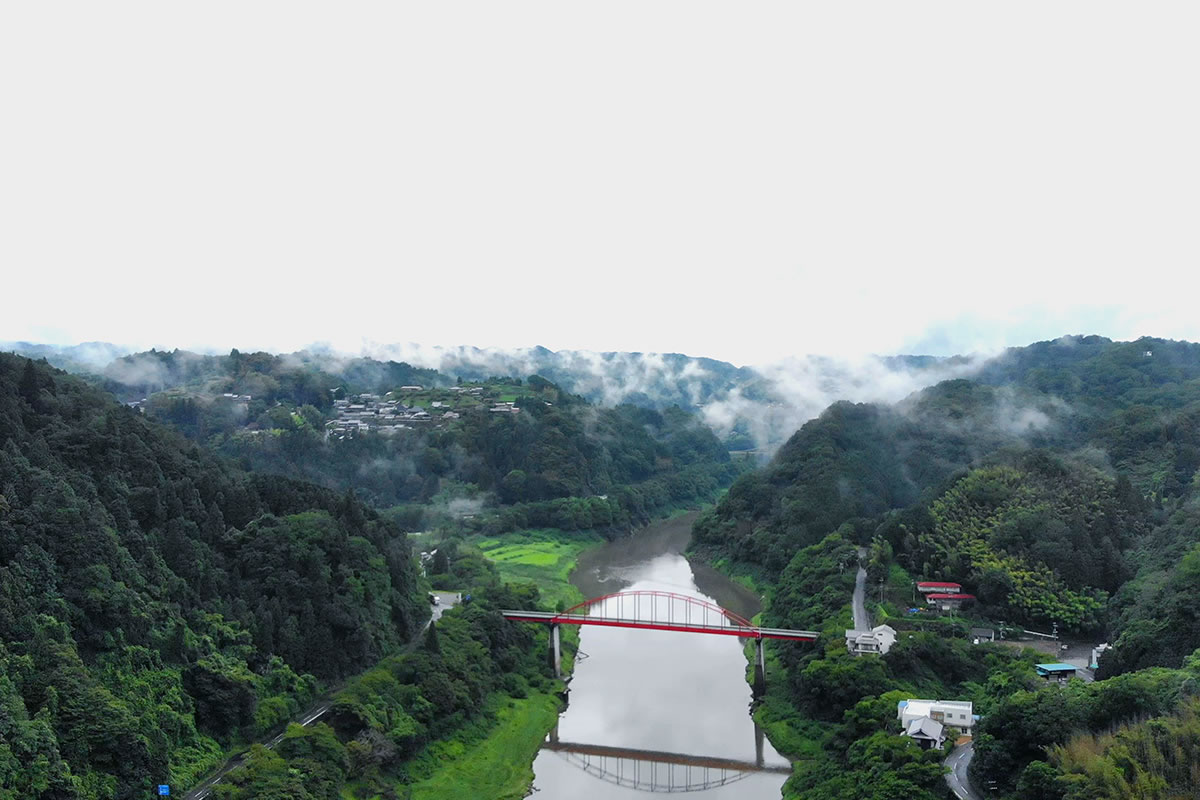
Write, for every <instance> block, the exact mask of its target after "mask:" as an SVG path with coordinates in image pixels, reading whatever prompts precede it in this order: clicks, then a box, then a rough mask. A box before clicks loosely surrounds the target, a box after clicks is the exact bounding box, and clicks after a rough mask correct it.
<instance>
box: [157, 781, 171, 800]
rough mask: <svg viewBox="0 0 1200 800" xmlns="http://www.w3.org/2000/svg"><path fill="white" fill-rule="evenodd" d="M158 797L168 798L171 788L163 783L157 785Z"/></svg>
mask: <svg viewBox="0 0 1200 800" xmlns="http://www.w3.org/2000/svg"><path fill="white" fill-rule="evenodd" d="M158 796H159V797H170V796H171V787H170V786H168V785H167V784H165V783H160V784H159V785H158Z"/></svg>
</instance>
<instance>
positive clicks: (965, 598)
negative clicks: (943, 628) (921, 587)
mask: <svg viewBox="0 0 1200 800" xmlns="http://www.w3.org/2000/svg"><path fill="white" fill-rule="evenodd" d="M974 599H975V595H973V594H962V593H961V592H941V593H939V592H933V593H931V594H927V595H925V602H926V603H928V604H929V605H931V606H937V607H938V608H940V609H941V610H942V611H953V610H955V609H957V608H959V607H961V606H962V604H963V603H967V602H970V601H971V600H974Z"/></svg>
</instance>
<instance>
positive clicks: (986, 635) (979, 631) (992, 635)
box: [971, 628, 996, 644]
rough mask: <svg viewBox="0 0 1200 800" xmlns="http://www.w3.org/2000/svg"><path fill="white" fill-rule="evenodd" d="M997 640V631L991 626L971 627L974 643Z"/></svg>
mask: <svg viewBox="0 0 1200 800" xmlns="http://www.w3.org/2000/svg"><path fill="white" fill-rule="evenodd" d="M994 641H996V631H994V630H992V629H991V628H971V642H972V644H982V643H983V642H994Z"/></svg>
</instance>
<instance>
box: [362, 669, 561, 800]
mask: <svg viewBox="0 0 1200 800" xmlns="http://www.w3.org/2000/svg"><path fill="white" fill-rule="evenodd" d="M493 702H494V701H493ZM561 709H562V703H561V702H560V701H559V699H558V697H557V696H555V695H552V694H546V693H543V692H531V693H530V694H529V696H528V697H525V698H520V699H518V698H507V699H506V702H504V703H503V704H502V705H501V706H500V707H499V708H497V709H496V710H495V720H496V721H495V723H494V725H493V726H492V727H491V729H490V730H489V731H488V732H487V733H486V734H485V735H484V736H482V737H481V738H479V739H477V740H475V741H473V742H463V741H458V740H455V741H449V742H439V743H438V744H436V745H434V746H432V747H430V748H429V753H428V757H429V758H430V759H431V760H432V761H433V762H435V763H436V765H437V766H436V768H435V769H434V770H433V771H432V772H431V774H430V776H429V777H428V778H425V779H424V780H421V781H418V782H416V783H413V784H412V787H411V789H412V795H411V797H412V800H451V798H459V797H461V798H464V800H466V799H467V798H494V800H517V798H521V797H524V796H525V795H526V794H527V793H528V791H529V786H530V784H531V783H533V769H532V764H533V759H534V757H536V756H537V751H538V748H540V747H541V745H542V740H543V739H544V738H545V736H546V732H547V731H549V730H550V729H551V728H553V727H554V723H555V721H556V720H557V719H558V714H559V711H561ZM347 800H350V798H347Z"/></svg>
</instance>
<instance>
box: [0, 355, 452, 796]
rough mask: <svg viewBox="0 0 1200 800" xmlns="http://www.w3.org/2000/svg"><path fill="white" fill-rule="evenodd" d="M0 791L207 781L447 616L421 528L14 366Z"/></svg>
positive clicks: (2, 521)
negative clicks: (432, 583)
mask: <svg viewBox="0 0 1200 800" xmlns="http://www.w3.org/2000/svg"><path fill="white" fill-rule="evenodd" d="M0 441H2V442H3V447H2V449H0V734H2V735H3V738H4V740H5V742H6V744H7V746H6V747H5V748H3V750H2V752H3V757H2V758H0V797H12V798H22V799H25V798H45V800H49V799H50V798H55V800H58V799H59V798H112V797H117V798H122V799H124V798H133V797H145V796H149V793H150V791H151V789H152V785H153V784H155V783H159V782H171V783H185V784H186V783H189V782H190V781H191V780H192V779H194V778H195V776H196V775H197V774H198V773H199V772H201V771H203V770H205V769H207V768H210V767H211V766H213V765H214V763H216V762H218V761H219V760H220V759H221V758H222V748H221V745H222V744H223V743H229V742H232V741H235V740H238V739H241V738H244V737H250V736H254V735H258V734H261V733H262V732H264V731H267V730H269V729H271V728H273V727H275V726H277V725H279V724H281V723H282V722H284V721H285V720H286V719H287V718H288V717H289V716H290V715H291V714H292V713H294V712H295V711H296V710H297V709H298V708H299V707H300V706H301V704H303V703H305V702H306V701H308V700H309V699H311V698H312V697H313V696H314V694H315V692H316V691H317V689H318V686H319V684H320V683H321V682H322V681H329V680H333V679H337V678H340V677H342V676H345V675H348V674H350V673H352V672H355V671H360V670H362V669H363V668H365V667H367V666H369V665H371V664H373V663H375V662H376V661H378V660H379V659H380V658H381V657H383V656H384V655H386V654H388V653H389V652H391V651H393V650H395V649H396V648H397V647H398V646H399V645H400V644H401V643H402V642H404V641H405V640H406V639H407V638H408V637H409V636H411V635H412V634H413V633H414V632H415V631H416V630H418V629H419V626H420V625H421V623H422V621H423V620H424V619H425V618H426V617H427V616H428V613H429V612H428V604H427V603H426V602H425V601H424V599H423V594H421V593H420V591H419V586H418V581H417V576H416V574H415V571H414V567H413V561H412V558H411V553H410V550H409V547H408V544H407V542H406V540H405V536H404V535H403V533H402V532H401V531H400V530H399V529H398V528H396V527H395V526H394V525H393V524H392V523H390V522H389V521H387V520H386V519H384V518H382V517H380V516H379V515H378V514H377V513H375V512H374V511H372V510H371V509H369V508H367V507H365V506H364V505H362V504H361V503H360V502H359V501H358V500H357V499H356V498H355V497H353V496H352V495H350V494H346V493H335V492H331V491H329V490H326V489H321V488H318V487H315V486H313V485H310V484H306V483H300V482H295V481H290V480H285V479H280V478H278V477H263V476H257V475H251V474H247V473H244V472H242V471H240V470H239V469H236V468H233V467H231V466H229V465H228V464H227V463H226V462H224V461H222V460H221V459H219V458H216V457H214V456H213V455H211V454H209V453H208V452H207V451H205V450H204V449H202V448H200V447H198V446H197V445H196V444H194V443H191V442H188V441H187V440H185V439H184V438H183V437H181V436H179V435H178V434H176V433H173V432H171V431H169V430H166V429H164V428H162V427H161V426H158V425H155V424H153V423H152V422H150V421H148V420H146V419H145V418H144V417H143V416H142V415H140V414H139V413H137V412H136V411H134V410H131V409H129V408H126V407H124V406H122V405H120V404H119V403H116V402H115V401H113V400H112V399H111V397H110V396H108V395H107V394H105V393H104V392H102V391H99V390H97V389H95V388H92V387H90V386H88V385H87V384H85V383H84V382H83V381H81V380H79V379H76V378H73V377H70V376H68V375H66V374H64V373H61V372H58V371H57V370H54V369H51V368H49V367H47V366H45V365H41V364H36V363H34V362H30V361H27V360H25V359H22V358H18V357H15V356H11V355H0Z"/></svg>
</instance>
